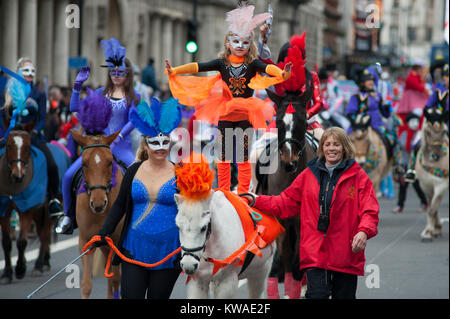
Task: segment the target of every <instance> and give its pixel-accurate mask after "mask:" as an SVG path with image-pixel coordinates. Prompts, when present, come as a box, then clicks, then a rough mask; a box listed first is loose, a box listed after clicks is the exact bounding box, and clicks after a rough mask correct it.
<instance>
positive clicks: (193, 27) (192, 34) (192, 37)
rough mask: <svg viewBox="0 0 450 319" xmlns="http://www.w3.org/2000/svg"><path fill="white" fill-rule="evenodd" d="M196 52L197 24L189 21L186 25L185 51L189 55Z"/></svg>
mask: <svg viewBox="0 0 450 319" xmlns="http://www.w3.org/2000/svg"><path fill="white" fill-rule="evenodd" d="M197 50H198V44H197V22H196V21H194V20H189V21H188V25H187V42H186V51H187V52H189V53H195V52H197Z"/></svg>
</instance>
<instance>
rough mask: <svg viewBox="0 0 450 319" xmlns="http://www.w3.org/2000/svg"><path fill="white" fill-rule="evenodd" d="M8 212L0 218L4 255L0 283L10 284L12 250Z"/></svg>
mask: <svg viewBox="0 0 450 319" xmlns="http://www.w3.org/2000/svg"><path fill="white" fill-rule="evenodd" d="M9 216H10V215H9V214H8V213H7V214H6V216H5V217H3V218H0V226H1V229H2V247H3V252H4V255H5V268H4V269H3V274H2V276H1V277H0V284H2V285H5V284H10V283H11V282H12V276H13V271H12V266H11V250H12V240H11V233H10V228H11V223H10V222H9Z"/></svg>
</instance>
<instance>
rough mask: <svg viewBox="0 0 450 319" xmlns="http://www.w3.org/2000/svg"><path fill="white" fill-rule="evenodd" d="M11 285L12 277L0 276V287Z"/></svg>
mask: <svg viewBox="0 0 450 319" xmlns="http://www.w3.org/2000/svg"><path fill="white" fill-rule="evenodd" d="M10 283H12V276H2V278H0V285H9V284H10Z"/></svg>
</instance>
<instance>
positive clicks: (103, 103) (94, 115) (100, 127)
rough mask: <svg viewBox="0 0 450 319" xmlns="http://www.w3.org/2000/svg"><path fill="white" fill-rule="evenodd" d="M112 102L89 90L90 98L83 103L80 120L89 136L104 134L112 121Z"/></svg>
mask: <svg viewBox="0 0 450 319" xmlns="http://www.w3.org/2000/svg"><path fill="white" fill-rule="evenodd" d="M111 114H112V107H111V102H110V101H109V100H108V99H107V98H105V97H104V96H103V95H101V94H98V93H96V92H94V91H93V90H91V89H89V88H88V96H87V97H86V98H85V99H84V100H82V101H81V107H80V109H79V111H78V118H79V120H80V123H81V126H82V127H83V128H84V130H85V131H86V133H87V134H90V135H95V134H99V133H103V131H104V130H105V129H106V128H107V127H108V124H109V120H110V119H111Z"/></svg>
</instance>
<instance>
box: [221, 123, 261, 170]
mask: <svg viewBox="0 0 450 319" xmlns="http://www.w3.org/2000/svg"><path fill="white" fill-rule="evenodd" d="M217 124H218V125H217V128H218V129H219V132H220V134H219V136H218V138H219V139H218V142H219V145H220V151H221V153H220V155H219V159H220V160H221V161H230V162H232V163H238V162H247V161H248V155H249V154H248V150H249V148H250V145H249V144H250V143H251V142H252V138H253V129H251V130H247V129H250V128H252V125H251V124H250V122H249V121H238V122H232V121H219V122H218V123H217ZM237 128H240V129H242V133H244V132H243V131H246V130H247V131H246V132H247V133H248V134H242V133H241V132H239V131H236V135H233V136H232V138H233V143H230V142H231V141H230V140H229V139H230V138H231V136H229V134H230V133H231V134H233V131H230V130H227V129H231V130H235V129H237ZM227 131H228V132H230V133H229V134H227V135H225V133H226V132H227ZM227 136H229V137H227ZM238 151H240V152H238Z"/></svg>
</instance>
